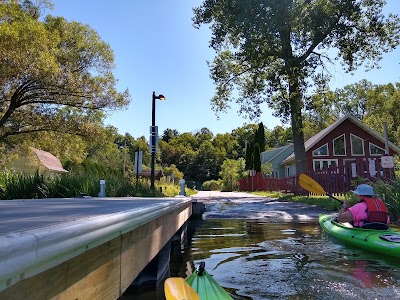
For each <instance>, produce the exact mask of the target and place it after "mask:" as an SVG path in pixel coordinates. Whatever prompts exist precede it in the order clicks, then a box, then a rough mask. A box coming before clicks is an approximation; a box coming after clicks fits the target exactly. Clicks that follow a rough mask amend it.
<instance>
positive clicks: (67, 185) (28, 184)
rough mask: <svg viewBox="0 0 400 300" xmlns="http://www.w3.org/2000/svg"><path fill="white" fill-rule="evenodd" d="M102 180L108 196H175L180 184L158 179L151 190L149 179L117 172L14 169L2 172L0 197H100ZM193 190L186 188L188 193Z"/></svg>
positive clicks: (2, 198) (8, 198)
mask: <svg viewBox="0 0 400 300" xmlns="http://www.w3.org/2000/svg"><path fill="white" fill-rule="evenodd" d="M100 179H104V180H105V182H106V184H105V193H106V196H107V197H174V196H176V195H178V194H179V192H180V186H179V185H178V184H171V183H166V182H164V181H156V182H155V189H154V190H155V191H154V192H152V190H151V189H150V180H149V179H139V180H138V181H137V182H136V180H135V179H134V178H129V177H123V176H122V175H120V176H119V175H116V174H112V173H110V174H98V173H80V172H78V173H73V172H71V173H64V174H57V175H55V174H53V175H47V176H45V175H42V174H39V173H35V174H31V175H21V174H17V173H14V172H11V171H4V172H1V173H0V199H1V200H11V199H39V198H72V197H77V196H80V195H82V194H83V195H88V196H92V197H97V196H98V194H99V192H100ZM193 193H194V191H192V190H189V189H186V194H187V195H188V196H189V195H191V194H193Z"/></svg>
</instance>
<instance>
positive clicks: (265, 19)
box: [193, 0, 400, 172]
mask: <svg viewBox="0 0 400 300" xmlns="http://www.w3.org/2000/svg"><path fill="white" fill-rule="evenodd" d="M384 4H385V2H384V1H383V0H370V1H329V0H322V1H300V0H295V1H292V0H283V1H282V0H269V1H263V2H260V1H257V0H250V1H236V0H204V1H203V3H202V4H201V5H200V6H199V7H197V8H195V9H194V18H193V23H194V25H195V26H196V27H200V26H201V25H203V24H208V25H209V26H210V28H211V31H212V38H211V41H210V46H211V47H212V48H213V49H214V50H215V51H216V52H217V55H216V56H215V58H214V61H213V63H211V64H210V73H211V78H212V79H213V80H214V82H215V84H216V95H215V96H214V97H213V99H212V100H211V102H212V106H213V109H214V110H215V111H217V112H225V111H227V110H228V108H229V107H230V106H229V103H230V102H236V103H238V104H239V105H240V112H241V113H243V114H246V115H248V116H249V117H250V118H253V119H255V118H258V117H259V116H260V115H261V113H262V111H261V107H262V105H263V103H267V105H269V107H270V108H272V109H274V110H275V115H276V116H279V117H281V118H282V120H283V121H285V122H286V121H288V120H290V124H291V125H292V141H293V144H294V152H295V156H296V169H297V171H298V172H303V171H306V170H307V164H306V155H305V148H304V140H305V139H304V131H303V118H302V109H303V108H304V99H305V95H307V92H308V91H309V89H310V88H311V87H313V86H314V85H318V84H319V83H318V81H321V79H323V80H327V79H328V77H327V76H325V74H326V72H327V70H329V66H328V65H329V63H330V61H331V60H330V58H329V57H327V53H328V55H329V53H332V55H333V56H334V58H335V59H338V60H339V61H340V62H341V64H342V65H343V67H344V69H345V71H348V72H351V71H353V70H355V69H356V68H357V67H359V66H360V65H362V64H363V63H367V64H369V65H368V67H375V66H376V65H377V64H378V62H379V60H380V59H381V57H382V53H386V52H388V51H390V50H392V49H394V48H396V47H397V46H398V44H399V41H400V20H399V17H398V16H396V15H393V14H390V15H389V16H388V17H387V18H385V17H384V15H383V14H382V8H383V6H384ZM333 69H334V68H333ZM334 70H335V69H334ZM313 81H314V83H313ZM236 91H239V93H236ZM236 94H237V95H238V96H237V98H235V97H233V96H234V95H236Z"/></svg>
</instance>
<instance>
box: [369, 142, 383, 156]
mask: <svg viewBox="0 0 400 300" xmlns="http://www.w3.org/2000/svg"><path fill="white" fill-rule="evenodd" d="M368 146H369V147H368V148H369V155H371V156H382V155H385V153H386V150H385V149H383V148H382V147H379V146H377V145H375V144H374V143H371V142H369V145H368ZM371 146H374V147H376V148H379V149H381V150H383V154H372V153H371Z"/></svg>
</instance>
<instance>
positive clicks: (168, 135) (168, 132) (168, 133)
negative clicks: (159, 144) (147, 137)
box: [161, 128, 179, 143]
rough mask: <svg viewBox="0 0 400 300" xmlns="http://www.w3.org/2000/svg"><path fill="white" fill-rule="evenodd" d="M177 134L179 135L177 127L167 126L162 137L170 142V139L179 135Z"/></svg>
mask: <svg viewBox="0 0 400 300" xmlns="http://www.w3.org/2000/svg"><path fill="white" fill-rule="evenodd" d="M177 136H179V132H178V131H177V130H176V129H170V128H167V129H165V130H164V132H163V134H162V137H161V139H162V140H163V141H164V142H167V143H168V142H169V141H170V140H172V139H173V138H174V137H177Z"/></svg>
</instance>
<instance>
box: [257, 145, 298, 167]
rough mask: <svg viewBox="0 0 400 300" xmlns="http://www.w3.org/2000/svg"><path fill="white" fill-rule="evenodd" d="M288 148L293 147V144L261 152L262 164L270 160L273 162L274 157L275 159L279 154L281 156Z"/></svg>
mask: <svg viewBox="0 0 400 300" xmlns="http://www.w3.org/2000/svg"><path fill="white" fill-rule="evenodd" d="M290 147H293V144H289V145H286V146H282V147H279V148H274V149H271V150H267V151H264V152H262V158H263V161H264V163H266V162H270V161H271V160H273V159H274V158H275V157H277V156H278V155H279V154H281V153H282V152H283V151H285V150H286V149H288V148H290Z"/></svg>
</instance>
